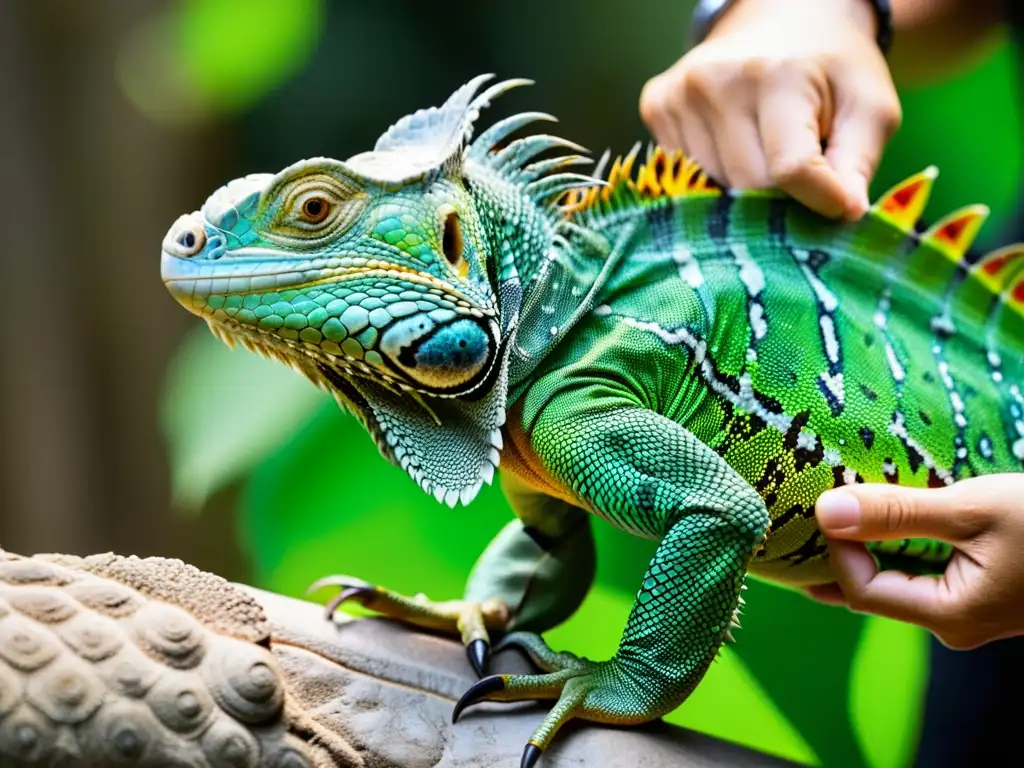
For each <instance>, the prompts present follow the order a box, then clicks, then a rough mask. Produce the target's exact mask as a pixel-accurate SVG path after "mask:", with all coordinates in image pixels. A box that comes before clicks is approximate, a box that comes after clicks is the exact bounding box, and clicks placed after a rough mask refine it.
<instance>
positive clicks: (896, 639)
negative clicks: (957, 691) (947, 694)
mask: <svg viewBox="0 0 1024 768" xmlns="http://www.w3.org/2000/svg"><path fill="white" fill-rule="evenodd" d="M927 681H928V635H927V633H926V632H925V631H924V630H923V629H920V628H919V627H915V626H913V625H911V624H904V623H902V622H897V621H892V620H891V619H882V618H879V617H877V616H871V617H869V618H868V619H867V622H866V624H865V628H864V632H863V634H862V635H861V642H860V646H859V647H858V648H857V653H856V656H855V658H854V662H853V669H852V670H851V680H850V717H851V720H852V726H853V731H854V733H855V734H856V736H857V740H858V741H859V743H860V745H861V751H862V752H863V753H864V755H865V756H866V759H867V761H868V764H869V765H870V766H871V768H899V767H900V766H904V765H910V764H911V763H912V762H913V756H914V751H915V749H916V747H917V735H918V731H919V727H920V722H921V716H922V711H923V706H924V693H925V686H926V684H927Z"/></svg>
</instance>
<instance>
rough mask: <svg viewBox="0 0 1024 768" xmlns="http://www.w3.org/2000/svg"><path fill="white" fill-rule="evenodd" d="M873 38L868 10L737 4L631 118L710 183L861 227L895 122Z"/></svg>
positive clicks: (651, 87) (796, 3)
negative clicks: (780, 195)
mask: <svg viewBox="0 0 1024 768" xmlns="http://www.w3.org/2000/svg"><path fill="white" fill-rule="evenodd" d="M876 27H877V21H876V19H875V15H874V10H873V8H872V7H871V3H869V2H867V0H814V1H813V2H808V0H738V2H736V3H735V4H734V5H733V6H732V7H731V8H729V9H728V10H727V11H726V13H725V14H724V15H723V16H722V18H720V19H719V20H718V21H717V22H716V23H715V25H714V26H713V27H712V29H711V31H710V33H709V35H708V36H707V38H706V39H705V41H704V42H703V43H701V44H700V45H698V46H696V47H694V48H693V50H691V51H690V52H689V53H688V54H686V55H685V56H684V57H683V58H682V59H680V60H679V61H678V62H676V64H674V65H673V66H672V67H671V68H670V69H668V70H667V71H666V72H664V73H662V74H660V75H658V76H656V77H655V78H653V79H652V80H650V81H649V82H648V83H647V85H646V86H645V87H644V90H643V93H642V94H641V97H640V114H641V117H642V118H643V120H644V122H645V123H646V124H647V127H648V128H649V129H650V131H651V133H653V134H654V138H655V139H656V140H657V141H658V142H659V143H660V144H661V145H662V146H664V147H665V148H667V149H682V150H683V151H684V152H686V154H687V155H689V156H690V157H693V158H694V159H695V160H696V161H697V162H698V163H700V164H701V165H702V166H703V168H704V169H705V170H706V171H707V173H708V175H710V176H711V177H712V178H713V179H715V180H716V181H718V182H720V183H723V184H726V185H728V186H731V187H738V188H766V187H779V188H781V189H782V190H783V191H785V192H787V193H789V194H790V195H792V196H793V197H795V198H796V199H797V200H799V201H800V202H802V203H804V204H805V205H807V206H808V207H810V208H812V209H814V210H816V211H818V212H819V213H822V214H824V215H826V216H829V217H833V218H837V217H840V216H845V217H847V218H849V219H857V218H860V217H861V216H862V215H863V214H864V213H865V212H866V211H867V209H868V207H869V203H868V183H869V182H870V180H871V178H872V176H873V175H874V173H875V169H876V167H877V165H878V162H879V159H880V158H881V155H882V151H883V149H884V147H885V144H886V142H887V141H888V140H889V138H890V137H891V136H892V134H893V133H894V132H895V131H896V129H897V128H898V126H899V124H900V121H901V119H902V115H901V110H900V103H899V98H898V96H897V95H896V90H895V87H894V86H893V82H892V78H891V76H890V74H889V69H888V67H887V66H886V62H885V58H884V56H883V55H882V52H881V51H880V50H879V48H878V45H877V43H876V42H875V35H876V31H877V30H876ZM826 139H827V144H828V148H827V151H825V152H822V141H823V140H826Z"/></svg>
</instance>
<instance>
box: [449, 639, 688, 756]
mask: <svg viewBox="0 0 1024 768" xmlns="http://www.w3.org/2000/svg"><path fill="white" fill-rule="evenodd" d="M512 646H514V647H518V648H521V649H523V650H524V651H526V652H527V654H528V655H529V656H530V658H531V659H532V660H533V661H534V662H535V663H536V664H537V665H538V666H539V667H540V668H541V669H543V670H545V671H544V673H543V674H537V675H492V676H491V677H485V678H484V679H483V680H480V681H478V682H477V683H475V684H474V685H473V686H471V687H470V688H469V690H467V691H466V692H465V693H464V694H463V695H462V698H460V699H459V700H458V702H456V704H455V709H454V711H453V712H452V722H455V721H457V720H458V718H459V717H460V716H461V715H462V713H463V711H464V710H465V709H466V708H467V707H469V706H471V705H473V704H477V703H480V702H483V701H530V700H540V699H549V700H550V699H554V700H555V705H554V706H553V707H552V708H551V711H550V712H548V714H547V716H546V717H545V718H544V721H543V722H542V723H541V725H540V727H538V728H537V730H536V731H534V733H533V736H531V737H530V740H529V742H528V743H527V745H526V748H525V750H524V751H523V758H522V763H521V765H522V766H533V765H535V764H536V763H537V761H538V760H539V759H540V756H541V754H542V753H543V751H544V750H545V749H547V747H548V746H549V745H550V744H551V741H552V739H553V738H554V736H555V734H556V733H557V732H558V729H559V728H561V727H562V726H563V725H564V724H565V723H567V722H569V721H570V720H572V719H573V718H580V719H582V720H590V721H592V722H597V723H607V724H612V725H635V724H638V723H643V722H647V721H649V720H653V719H654V718H656V717H658V716H660V715H661V714H662V713H663V712H662V710H663V709H664V708H663V707H659V706H658V702H659V701H663V700H668V698H669V697H668V695H667V692H662V691H658V690H656V688H657V684H656V681H654V680H647V681H641V680H638V679H636V677H635V675H634V674H633V673H631V671H630V670H629V668H628V667H627V666H626V665H625V664H623V663H622V662H621V661H620V660H618V659H611V660H609V661H601V662H595V661H589V660H587V659H582V658H579V657H577V656H574V655H572V654H569V653H556V652H555V651H552V650H551V649H550V648H548V647H547V644H546V643H544V641H543V640H541V639H540V638H539V637H538V636H537V635H532V634H528V633H522V632H516V633H512V634H510V635H509V636H508V638H506V639H505V640H503V641H502V643H501V644H500V646H498V647H496V648H495V651H497V650H498V648H502V649H504V648H507V647H512Z"/></svg>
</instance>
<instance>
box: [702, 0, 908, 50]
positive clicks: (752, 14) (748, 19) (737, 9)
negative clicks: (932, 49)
mask: <svg viewBox="0 0 1024 768" xmlns="http://www.w3.org/2000/svg"><path fill="white" fill-rule="evenodd" d="M780 14H790V15H792V16H793V17H794V18H795V19H804V18H806V17H807V16H808V14H813V15H817V16H819V17H820V16H822V15H825V16H827V17H829V20H830V21H833V22H834V23H835V24H837V25H853V26H855V27H856V28H858V29H860V30H861V31H862V32H864V34H865V35H866V36H868V37H869V38H871V39H874V40H875V41H876V42H877V44H878V46H879V47H880V48H881V49H882V52H883V53H886V52H887V51H888V49H889V45H890V43H891V42H892V12H891V3H890V0H812V1H811V2H808V0H700V2H698V3H697V7H696V8H695V9H694V12H693V16H692V17H691V22H690V28H689V35H688V41H687V42H688V47H690V48H692V47H694V46H695V45H697V44H699V43H701V42H703V41H704V40H705V39H707V38H708V37H710V36H711V33H712V30H714V33H715V35H718V34H722V33H724V32H728V31H730V30H732V29H738V28H744V27H746V28H748V29H754V28H756V27H757V26H759V25H760V24H762V23H764V21H765V20H766V19H772V18H778V16H779V15H780Z"/></svg>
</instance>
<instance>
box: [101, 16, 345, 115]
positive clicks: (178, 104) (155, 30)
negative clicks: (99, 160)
mask: <svg viewBox="0 0 1024 768" xmlns="http://www.w3.org/2000/svg"><path fill="white" fill-rule="evenodd" d="M324 14H325V4H324V0H180V1H179V2H177V3H174V4H170V5H168V6H167V7H165V8H162V9H161V10H160V11H159V12H157V13H154V14H152V15H150V16H148V17H146V18H145V19H144V20H143V21H142V22H141V23H140V24H139V25H138V26H137V27H136V28H135V29H133V30H132V31H131V32H130V33H129V34H128V35H127V36H126V37H125V40H124V43H123V44H122V46H121V50H120V51H119V54H118V61H117V77H118V80H119V82H120V84H121V87H122V89H123V90H124V92H125V95H126V96H127V97H128V99H129V100H130V101H131V102H132V103H133V104H134V105H135V107H136V109H138V110H139V111H140V112H142V113H143V114H145V115H146V116H147V117H149V118H150V119H152V120H155V121H158V122H162V123H172V124H188V123H200V122H203V121H205V120H209V119H211V118H216V117H218V116H221V115H224V114H230V113H234V112H238V111H241V110H244V109H247V108H249V107H251V106H252V105H254V104H256V103H257V102H258V101H259V100H260V99H261V98H263V97H264V96H266V94H268V93H270V92H271V91H273V90H274V89H275V88H277V87H278V86H280V85H281V84H282V83H283V82H284V81H286V80H287V79H288V78H289V77H291V76H292V75H294V74H295V73H297V72H299V71H300V70H301V69H302V68H303V67H304V66H305V65H306V64H307V63H308V61H309V59H310V56H311V55H312V53H313V51H314V50H315V48H316V44H317V42H318V41H319V39H320V36H321V31H322V29H323V18H324Z"/></svg>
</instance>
